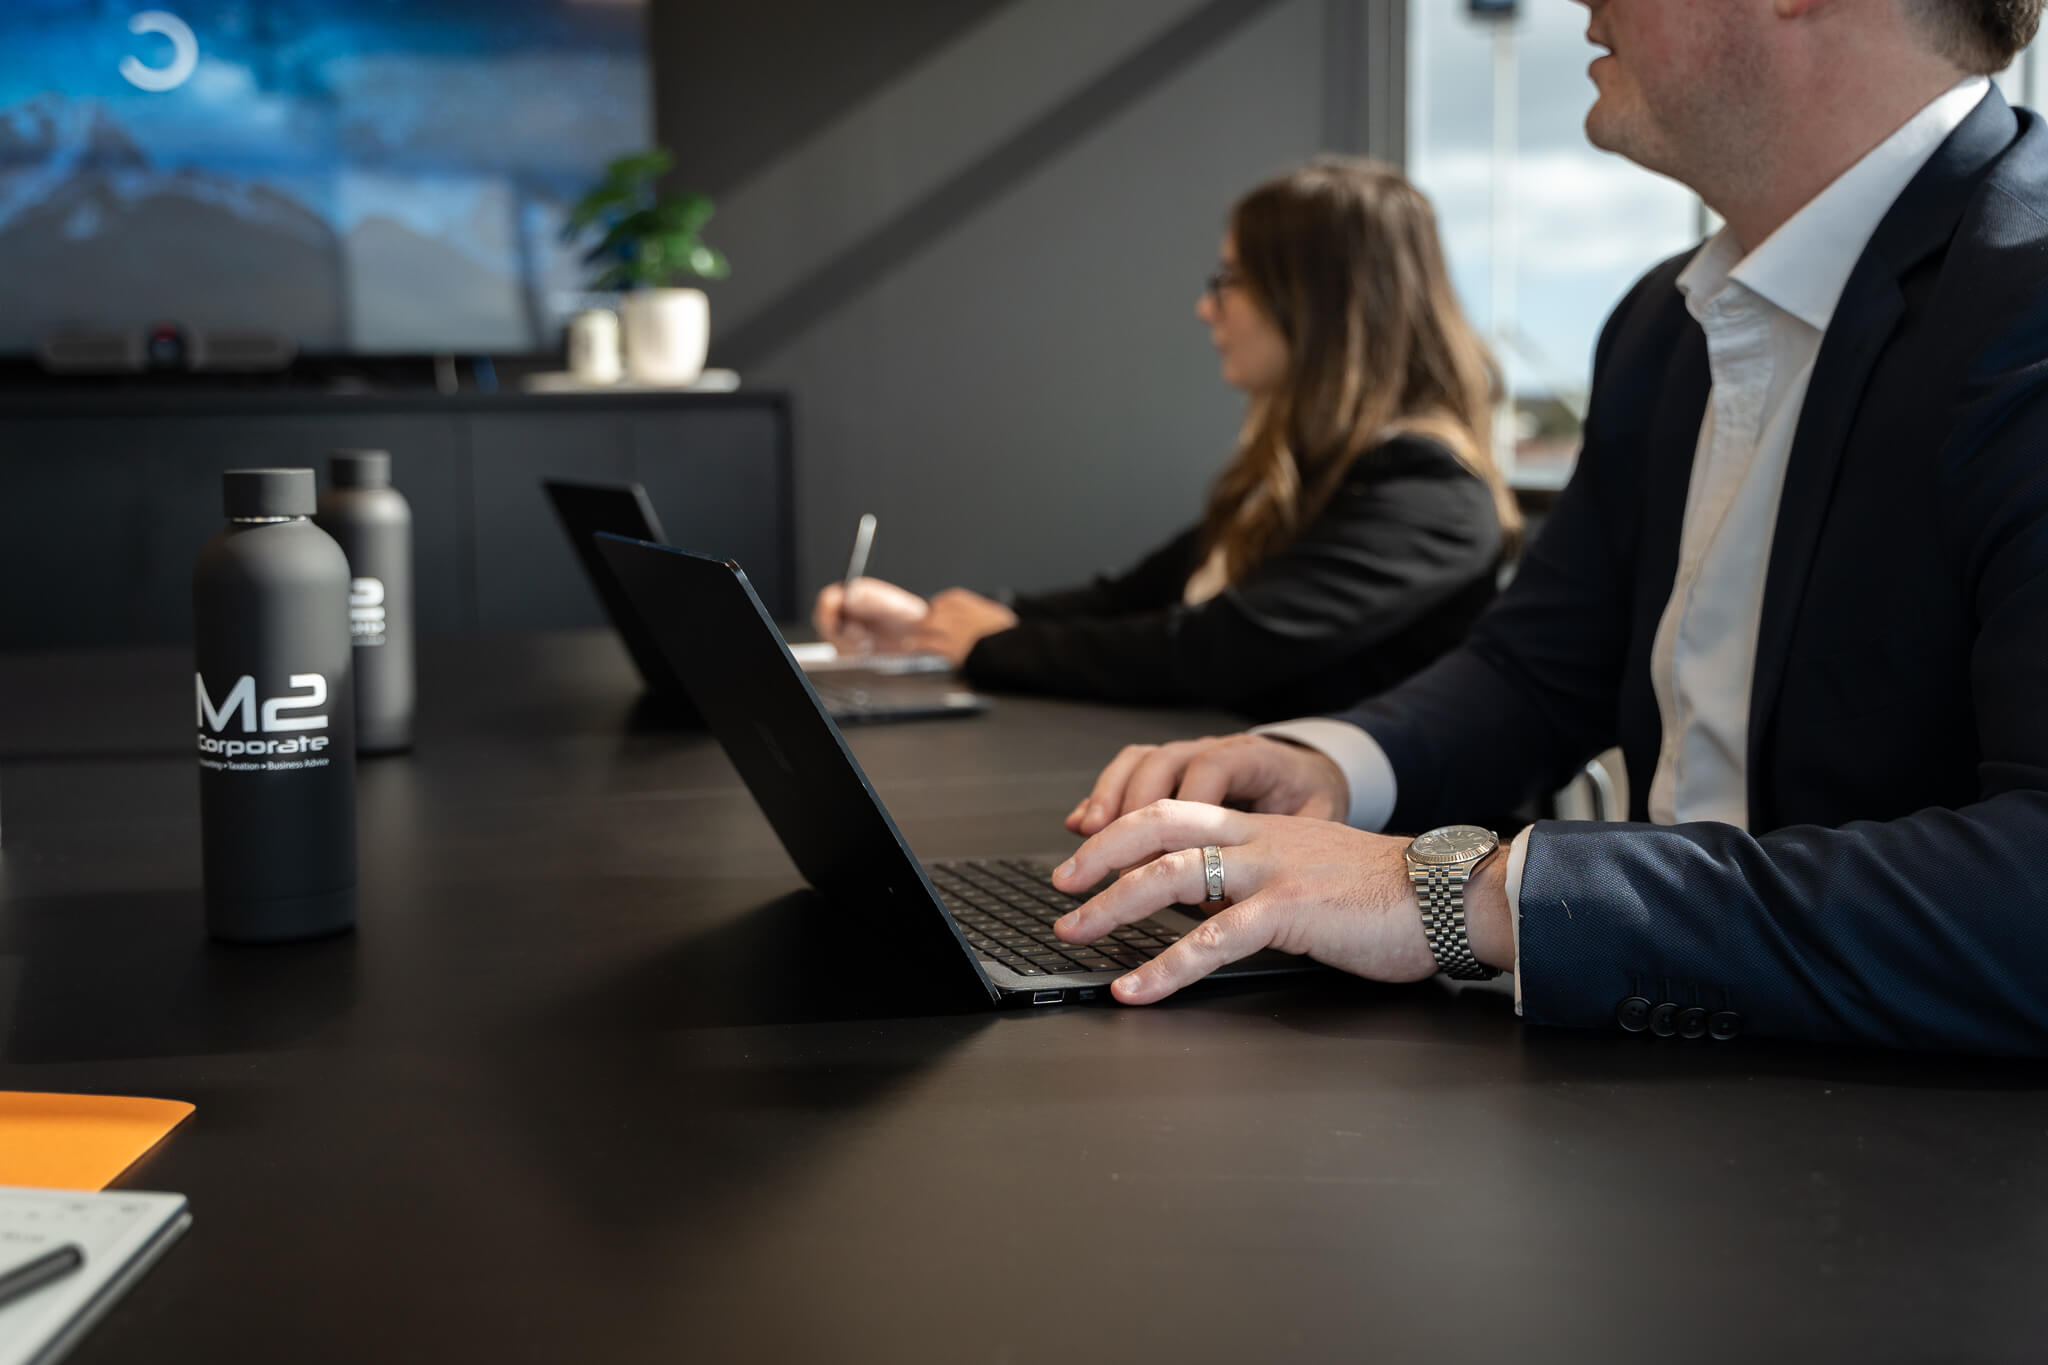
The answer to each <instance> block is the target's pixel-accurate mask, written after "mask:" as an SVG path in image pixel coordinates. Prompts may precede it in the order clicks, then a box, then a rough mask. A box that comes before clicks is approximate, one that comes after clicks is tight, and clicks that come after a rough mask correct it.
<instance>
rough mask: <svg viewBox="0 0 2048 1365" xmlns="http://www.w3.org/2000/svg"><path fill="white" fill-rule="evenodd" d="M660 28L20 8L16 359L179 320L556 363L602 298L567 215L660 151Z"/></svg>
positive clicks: (6, 248)
mask: <svg viewBox="0 0 2048 1365" xmlns="http://www.w3.org/2000/svg"><path fill="white" fill-rule="evenodd" d="M153 4H154V5H160V6H161V7H152V6H153ZM645 17H646V16H645V12H644V9H643V8H642V7H641V6H640V5H639V4H636V3H633V0H140V3H135V2H134V0H130V2H129V3H110V2H109V0H4V2H0V54H4V55H0V352H15V353H19V352H26V351H30V350H33V349H34V348H35V346H36V345H37V343H38V342H39V341H40V340H41V339H43V338H44V337H46V336H48V335H50V334H52V333H57V332H63V331H69V330H78V329H101V330H113V329H122V328H139V327H146V326H150V325H153V324H161V323H175V324H178V325H180V326H183V327H185V328H188V329H193V330H199V331H205V330H211V329H218V330H236V329H263V330H269V331H273V332H276V333H280V334H282V335H284V336H288V337H290V338H291V339H293V340H294V341H295V342H296V343H297V345H298V347H299V349H301V350H302V351H305V352H309V353H314V354H349V353H366V352H367V353H385V354H389V353H399V352H485V351H523V350H531V349H537V348H544V347H547V346H550V345H552V344H553V342H554V339H555V337H556V336H557V334H558V331H557V329H558V328H559V326H560V323H561V319H562V317H563V316H564V315H565V313H567V312H568V311H571V310H573V308H574V307H575V306H577V305H578V303H579V300H578V298H577V292H578V290H579V289H580V287H581V285H582V279H583V277H582V273H581V271H580V270H579V268H578V266H577V262H576V254H575V252H573V251H572V250H569V249H567V248H564V247H563V246H561V245H560V243H559V242H558V240H557V238H558V230H559V226H560V223H561V220H562V216H563V213H564V210H565V208H566V206H567V205H568V204H569V203H571V202H573V201H574V200H575V198H576V197H577V196H578V195H579V194H580V193H581V192H582V191H583V190H584V189H586V188H587V187H588V186H589V185H590V184H591V183H592V182H593V181H594V180H595V179H596V178H597V176H598V173H599V172H600V171H601V170H602V168H603V165H604V163H605V162H606V161H607V160H609V159H611V158H612V157H615V156H618V155H621V154H623V153H625V152H629V151H634V150H638V149H640V148H642V147H645V146H647V145H648V144H649V143H650V142H651V141H652V133H651V122H652V115H651V102H650V97H649V92H648V77H647V57H646V36H645Z"/></svg>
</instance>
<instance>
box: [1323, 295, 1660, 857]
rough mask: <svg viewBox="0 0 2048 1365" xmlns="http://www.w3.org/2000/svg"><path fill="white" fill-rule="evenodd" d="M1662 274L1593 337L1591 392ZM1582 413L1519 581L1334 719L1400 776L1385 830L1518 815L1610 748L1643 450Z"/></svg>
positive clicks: (1632, 577)
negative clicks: (1577, 448) (1581, 426)
mask: <svg viewBox="0 0 2048 1365" xmlns="http://www.w3.org/2000/svg"><path fill="white" fill-rule="evenodd" d="M1672 274H1673V269H1672V268H1671V267H1669V266H1668V265H1667V267H1665V268H1661V269H1659V270H1657V271H1653V272H1652V273H1651V274H1650V275H1648V276H1646V277H1645V278H1644V279H1643V280H1642V281H1641V282H1639V283H1638V284H1637V286H1636V287H1635V289H1634V290H1632V291H1631V292H1630V294H1629V296H1628V297H1627V298H1626V299H1624V300H1623V301H1622V303H1621V305H1620V306H1619V307H1617V308H1616V309H1615V312H1614V315H1613V316H1612V317H1611V318H1610V319H1609V321H1608V324H1607V326H1606V327H1605V328H1604V329H1603V331H1602V333H1601V338H1600V343H1599V346H1598V348H1597V350H1596V352H1595V359H1594V375H1595V382H1594V392H1595V393H1599V392H1601V388H1600V383H1599V377H1600V376H1601V375H1602V374H1603V372H1605V371H1606V369H1607V366H1608V362H1609V360H1610V358H1611V357H1612V355H1613V354H1614V353H1615V352H1616V351H1617V349H1619V350H1621V351H1622V352H1624V353H1626V351H1627V349H1628V348H1629V347H1631V346H1634V345H1637V344H1641V341H1640V339H1639V338H1638V337H1636V336H1635V335H1633V333H1634V332H1635V331H1637V330H1639V329H1640V327H1641V326H1643V325H1645V324H1643V323H1642V322H1641V321H1640V319H1641V318H1642V317H1643V316H1644V315H1646V314H1652V313H1655V312H1656V311H1657V310H1655V309H1654V308H1644V307H1641V306H1640V305H1641V304H1642V303H1643V301H1645V300H1646V299H1649V298H1651V297H1652V296H1653V295H1655V294H1657V293H1658V292H1659V291H1660V290H1668V289H1669V288H1670V287H1671V276H1672ZM1607 425H1608V423H1607V419H1606V414H1605V413H1604V412H1603V410H1602V409H1601V407H1599V406H1597V405H1596V406H1595V408H1594V409H1593V411H1591V412H1589V413H1588V415H1587V421H1586V429H1585V433H1584V440H1583V446H1582V449H1581V452H1580V456H1579V461H1578V465H1577V467H1576V469H1575V470H1574V472H1573V476H1572V480H1571V483H1570V484H1569V485H1568V486H1567V487H1566V488H1565V490H1564V492H1563V493H1562V494H1561V495H1560V496H1559V497H1558V500H1557V503H1556V505H1555V506H1554V507H1553V508H1552V510H1551V514H1550V517H1549V519H1548V520H1547V521H1546V522H1545V524H1544V527H1543V530H1542V533H1541V534H1540V535H1539V536H1538V537H1537V538H1536V540H1535V542H1534V544H1533V545H1531V546H1530V548H1529V550H1528V552H1527V553H1526V555H1524V557H1523V560H1522V564H1521V567H1520V569H1519V570H1518V572H1517V573H1516V575H1515V578H1514V581H1513V582H1512V583H1510V584H1509V585H1508V587H1507V588H1506V589H1505V590H1504V591H1503V592H1502V594H1501V596H1500V598H1499V599H1498V600H1497V601H1496V602H1495V603H1494V604H1493V607H1492V609H1491V610H1489V611H1488V612H1487V614H1486V615H1485V616H1483V617H1482V618H1480V621H1479V623H1478V625H1477V626H1475V627H1474V629H1473V631H1472V634H1471V636H1470V638H1469V639H1468V640H1467V641H1466V643H1465V644H1464V646H1463V647H1461V648H1459V649H1455V650H1452V651H1451V652H1450V653H1449V654H1447V655H1445V656H1444V657H1443V658H1442V659H1440V660H1438V661H1437V662H1436V663H1434V664H1432V665H1431V666H1430V667H1428V668H1426V669H1424V670H1423V671H1422V672H1420V673H1418V674H1417V675H1416V676H1415V677H1414V678H1411V679H1410V680H1409V681H1408V682H1406V683H1405V684H1403V685H1402V686H1401V687H1399V688H1396V689H1394V690H1393V691H1391V692H1388V693H1386V694H1384V695H1383V696H1381V697H1379V698H1376V699H1374V700H1371V701H1368V702H1366V703H1364V704H1362V705H1360V706H1358V707H1354V708H1353V709H1352V710H1350V711H1347V712H1345V713H1344V714H1343V716H1342V719H1345V720H1348V721H1351V722H1352V723H1353V724H1356V725H1358V726H1360V727H1361V728H1362V729H1364V730H1365V731H1366V732H1367V733H1368V734H1370V735H1372V737H1373V738H1374V739H1375V740H1376V741H1378V743H1379V744H1380V747H1381V748H1383V749H1384V750H1385V751H1386V753H1387V757H1388V760H1389V761H1390V762H1391V763H1392V765H1393V768H1394V772H1395V774H1396V775H1397V784H1396V798H1397V800H1396V805H1395V808H1394V811H1393V813H1392V816H1391V818H1390V819H1389V821H1388V826H1387V827H1388V828H1389V829H1391V830H1408V831H1418V830H1423V829H1428V828H1430V827H1432V826H1434V825H1440V824H1444V823H1446V822H1449V821H1454V820H1469V819H1473V818H1476V817H1478V816H1479V815H1481V814H1484V813H1500V812H1506V811H1510V810H1513V809H1515V808H1516V807H1517V806H1520V805H1522V804H1523V803H1524V802H1526V801H1529V800H1532V799H1534V798H1536V797H1539V796H1541V795H1544V794H1546V793H1548V792H1553V791H1556V790H1557V789H1558V788H1559V787H1561V786H1563V785H1564V783H1565V782H1566V781H1567V780H1568V779H1569V778H1570V777H1571V775H1572V774H1573V773H1575V772H1577V771H1578V770H1579V768H1580V767H1582V766H1583V765H1584V763H1585V762H1586V760H1587V759H1589V758H1591V757H1592V756H1593V755H1595V754H1597V753H1599V752H1601V751H1602V750H1603V749H1606V748H1607V747H1608V746H1610V745H1611V744H1613V743H1614V742H1615V728H1616V710H1617V705H1618V697H1619V692H1620V687H1621V679H1622V676H1623V668H1624V666H1625V663H1626V658H1625V656H1626V653H1627V648H1628V641H1629V620H1630V604H1631V596H1630V594H1631V592H1632V590H1633V588H1634V586H1635V581H1636V572H1635V567H1634V565H1633V563H1632V553H1633V548H1632V543H1631V539H1630V538H1631V537H1632V536H1633V534H1634V531H1633V528H1634V526H1635V523H1636V521H1637V519H1638V518H1637V511H1636V507H1635V505H1634V503H1633V501H1632V500H1630V498H1629V496H1628V493H1627V492H1626V491H1625V490H1626V489H1627V488H1629V487H1631V486H1633V483H1634V478H1633V473H1632V471H1631V469H1630V468H1629V464H1630V462H1636V461H1639V459H1640V456H1639V453H1638V452H1635V451H1632V450H1628V449H1625V448H1622V447H1621V446H1620V444H1619V443H1610V441H1609V440H1608V438H1607V435H1606V431H1607Z"/></svg>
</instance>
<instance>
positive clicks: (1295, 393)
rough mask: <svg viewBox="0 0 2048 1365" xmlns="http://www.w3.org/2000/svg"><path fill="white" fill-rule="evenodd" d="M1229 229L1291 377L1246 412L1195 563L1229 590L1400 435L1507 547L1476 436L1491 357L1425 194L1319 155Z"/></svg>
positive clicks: (1375, 171)
mask: <svg viewBox="0 0 2048 1365" xmlns="http://www.w3.org/2000/svg"><path fill="white" fill-rule="evenodd" d="M1230 234H1231V240H1232V241H1233V243H1234V244H1235V246H1236V250H1237V277H1238V287H1240V288H1243V289H1245V290H1247V291H1249V293H1250V296H1251V298H1252V300H1253V302H1255V303H1256V304H1257V305H1258V306H1259V307H1260V308H1262V309H1263V310H1264V311H1265V312H1266V314H1267V315H1268V316H1269V317H1271V318H1272V320H1273V322H1274V324H1275V325H1276V326H1277V327H1278V328H1279V330H1280V335H1281V336H1282V337H1283V338H1285V340H1286V342H1287V376H1286V378H1285V380H1284V381H1283V382H1282V383H1281V384H1280V386H1279V387H1278V388H1277V389H1275V390H1273V391H1271V392H1269V393H1263V394H1257V395H1254V396H1253V398H1252V400H1251V403H1250V405H1249V407H1248V409H1247V411H1246V413H1245V424H1244V429H1243V431H1242V433H1241V434H1240V435H1239V438H1238V447H1237V457H1236V458H1235V459H1234V460H1233V461H1232V462H1231V464H1230V467H1229V468H1228V469H1226V470H1224V471H1223V474H1222V476H1221V477H1220V478H1218V479H1217V481H1216V485H1215V487H1214V488H1213V489H1212V490H1211V492H1210V495H1209V508H1208V514H1207V516H1206V517H1205V519H1204V521H1203V528H1202V543H1203V546H1204V552H1205V554H1206V553H1213V552H1215V551H1219V550H1220V551H1221V552H1222V554H1223V562H1224V568H1225V571H1226V572H1227V574H1228V577H1229V580H1230V581H1231V582H1236V581H1238V580H1239V579H1241V578H1242V577H1243V576H1244V574H1245V572H1246V571H1247V570H1248V569H1250V568H1251V567H1252V566H1253V565H1255V564H1257V563H1259V561H1261V560H1263V559H1265V558H1266V557H1267V556H1269V555H1272V554H1274V553H1275V552H1277V551H1279V550H1281V549H1283V548H1285V547H1286V545H1287V544H1288V542H1290V541H1291V540H1293V539H1294V537H1295V536H1297V535H1299V534H1300V533H1301V531H1302V530H1303V529H1304V528H1306V527H1307V526H1308V525H1309V524H1310V523H1311V522H1313V521H1314V520H1315V518H1316V517H1317V516H1318V515H1319V514H1320V513H1321V512H1322V510H1323V508H1324V506H1325V505H1326V504H1327V503H1328V502H1329V500H1330V498H1331V497H1332V496H1333V495H1334V494H1335V492H1336V490H1337V487H1338V485H1339V484H1341V483H1342V482H1343V480H1344V476H1345V474H1346V472H1347V471H1348V470H1349V469H1350V468H1351V464H1352V462H1353V461H1354V460H1357V459H1358V458H1360V457H1361V456H1365V455H1367V452H1369V451H1371V450H1372V449H1373V448H1374V447H1376V446H1378V445H1380V444H1381V443H1382V442H1384V441H1386V440H1387V439H1388V438H1389V437H1391V436H1394V435H1396V434H1399V433H1401V432H1405V431H1412V432H1415V433H1416V434H1418V435H1424V436H1429V437H1431V438H1433V439H1435V440H1437V441H1440V442H1442V443H1443V444H1444V445H1446V446H1448V447H1449V448H1450V449H1451V450H1452V451H1453V452H1454V453H1455V454H1456V455H1457V457H1458V458H1459V460H1461V461H1462V462H1463V463H1464V464H1465V465H1466V466H1467V467H1468V468H1469V469H1471V471H1472V472H1473V473H1474V474H1476V475H1477V476H1478V477H1479V478H1480V479H1481V480H1483V481H1484V482H1485V484H1486V486H1487V488H1488V489H1489V490H1491V492H1492V494H1493V503H1494V512H1495V515H1496V516H1498V517H1499V519H1500V524H1501V529H1502V531H1503V532H1504V533H1505V535H1506V538H1507V541H1508V542H1509V543H1510V544H1512V543H1513V542H1514V540H1515V539H1516V538H1517V536H1518V535H1519V533H1520V530H1521V516H1520V513H1519V512H1518V511H1517V510H1516V507H1515V499H1514V494H1513V493H1512V492H1511V491H1510V490H1509V489H1508V486H1507V481H1506V480H1505V479H1503V478H1502V477H1501V473H1500V470H1499V468H1498V467H1496V466H1495V464H1494V462H1493V455H1492V452H1491V450H1490V442H1489V441H1488V440H1487V437H1486V432H1487V431H1488V429H1489V428H1490V426H1491V420H1492V404H1493V396H1494V393H1495V390H1496V385H1495V382H1494V369H1493V361H1492V358H1491V357H1490V356H1489V355H1488V354H1487V350H1486V346H1485V344H1484V343H1483V342H1481V341H1480V339H1479V337H1478V335H1477V334H1476V333H1475V332H1474V331H1473V330H1472V326H1471V324H1470V323H1468V322H1467V321H1466V320H1465V314H1464V311H1463V310H1462V309H1460V308H1459V307H1458V299H1457V295H1456V294H1455V293H1454V292H1453V291H1452V289H1451V277H1450V271H1449V270H1448V269H1447V268H1446V267H1445V265H1444V252H1443V245H1442V243H1441V242H1440V241H1439V240H1438V238H1437V230H1436V214H1435V212H1434V211H1433V210H1432V209H1431V208H1430V205H1429V200H1427V199H1426V198H1424V197H1423V195H1422V192H1421V191H1420V190H1418V189H1416V188H1415V187H1414V186H1413V185H1411V184H1410V183H1408V180H1407V177H1405V176H1403V175H1402V174H1401V173H1400V172H1399V171H1398V170H1395V169H1394V168H1393V167H1392V166H1389V165H1386V164H1384V163H1382V162H1377V161H1366V160H1360V159H1353V158H1336V157H1331V158H1322V159H1318V160H1316V161H1311V162H1309V163H1308V164H1307V165H1305V166H1302V167H1301V168H1299V169H1298V170H1295V171H1292V172H1290V173H1288V174H1287V175H1283V176H1281V177H1279V178H1278V179H1276V180H1270V181H1268V182H1266V183H1265V184H1263V185H1260V186H1259V187H1258V188H1257V189H1254V190H1253V191H1252V192H1251V193H1249V194H1247V195H1245V197H1244V198H1242V199H1240V200H1239V201H1238V202H1237V206H1236V207H1235V208H1234V209H1232V210H1231V215H1230ZM1368 458H1369V456H1368Z"/></svg>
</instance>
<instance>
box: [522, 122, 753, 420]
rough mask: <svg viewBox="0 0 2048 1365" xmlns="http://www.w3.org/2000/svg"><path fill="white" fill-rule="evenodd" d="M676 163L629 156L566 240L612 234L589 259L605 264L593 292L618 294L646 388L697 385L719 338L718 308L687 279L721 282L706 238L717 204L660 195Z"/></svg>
mask: <svg viewBox="0 0 2048 1365" xmlns="http://www.w3.org/2000/svg"><path fill="white" fill-rule="evenodd" d="M674 164H675V163H674V161H673V160H672V159H671V158H670V156H669V154H668V153H667V152H665V151H663V150H661V149H660V148H658V147H657V148H654V149H652V150H651V151H645V152H640V153H638V154H636V155H634V156H627V157H621V158H619V159H618V160H617V161H614V162H612V163H611V164H610V165H609V166H607V167H605V173H604V179H603V180H602V181H600V182H599V183H598V185H597V187H596V188H595V189H593V190H591V191H590V193H588V194H586V195H584V196H583V198H582V199H581V200H580V201H579V202H578V203H577V204H576V206H575V207H574V208H572V209H570V210H569V219H568V221H567V222H566V223H564V224H563V226H562V240H563V241H565V242H573V241H575V240H576V239H577V238H579V237H581V236H582V235H583V234H584V233H586V232H588V231H590V230H591V229H592V228H602V229H603V231H604V236H603V237H602V238H600V239H599V240H598V243H597V245H596V246H593V247H592V248H591V249H590V250H589V251H587V252H585V253H584V256H583V259H584V261H585V262H587V263H588V264H591V265H597V266H602V269H601V270H599V272H598V275H597V278H596V279H595V280H594V281H593V282H592V283H593V286H594V287H595V288H597V289H600V290H618V291H620V292H621V294H622V295H623V297H622V298H621V299H620V301H619V315H620V321H621V323H622V324H623V330H624V332H625V337H624V340H625V352H626V369H627V372H628V373H629V374H631V375H632V377H633V378H634V379H636V380H639V381H640V382H641V383H644V384H692V383H695V382H696V380H697V376H698V375H700V374H701V373H703V370H704V352H705V348H706V347H707V346H708V345H709V344H710V340H711V308H710V304H709V301H708V300H706V299H705V297H704V291H703V290H701V289H691V288H685V287H679V286H678V284H677V282H678V281H681V280H721V279H724V278H725V276H726V274H727V271H728V267H727V265H726V261H725V257H724V256H722V255H720V254H719V253H718V252H717V251H715V250H714V249H712V248H711V247H708V246H706V245H705V244H704V241H703V238H702V236H701V235H700V234H701V233H702V232H703V230H704V225H705V224H706V223H708V222H709V221H711V213H712V207H711V200H710V199H708V198H706V197H705V196H704V195H701V194H672V195H661V194H658V193H656V191H655V187H654V182H655V181H657V180H659V179H660V178H661V177H662V176H664V175H666V174H668V172H669V169H670V167H671V166H673V165H674Z"/></svg>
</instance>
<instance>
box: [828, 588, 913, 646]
mask: <svg viewBox="0 0 2048 1365" xmlns="http://www.w3.org/2000/svg"><path fill="white" fill-rule="evenodd" d="M930 612H931V604H930V603H928V602H926V601H925V600H924V599H923V598H922V597H919V596H918V595H917V594H916V593H914V592H908V591H906V590H904V589H902V588H899V587H897V586H896V585H895V584H894V583H890V582H886V581H885V580H883V579H880V578H856V579H854V580H853V581H852V582H850V583H827V584H826V585H825V587H824V588H823V589H822V590H821V591H820V592H819V593H818V600H817V603H816V604H815V605H814V606H813V607H812V608H811V624H812V625H814V626H816V627H817V628H818V634H819V635H821V636H822V637H824V638H825V639H827V640H830V641H831V642H832V645H833V647H834V648H835V649H837V650H838V651H839V652H840V653H841V654H869V653H874V652H877V651H880V652H884V653H896V652H901V651H903V650H908V649H910V648H912V645H911V644H910V636H911V632H912V631H914V630H915V629H916V628H917V627H918V625H919V624H920V623H921V622H923V621H924V619H925V618H926V616H927V615H929V614H930Z"/></svg>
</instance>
